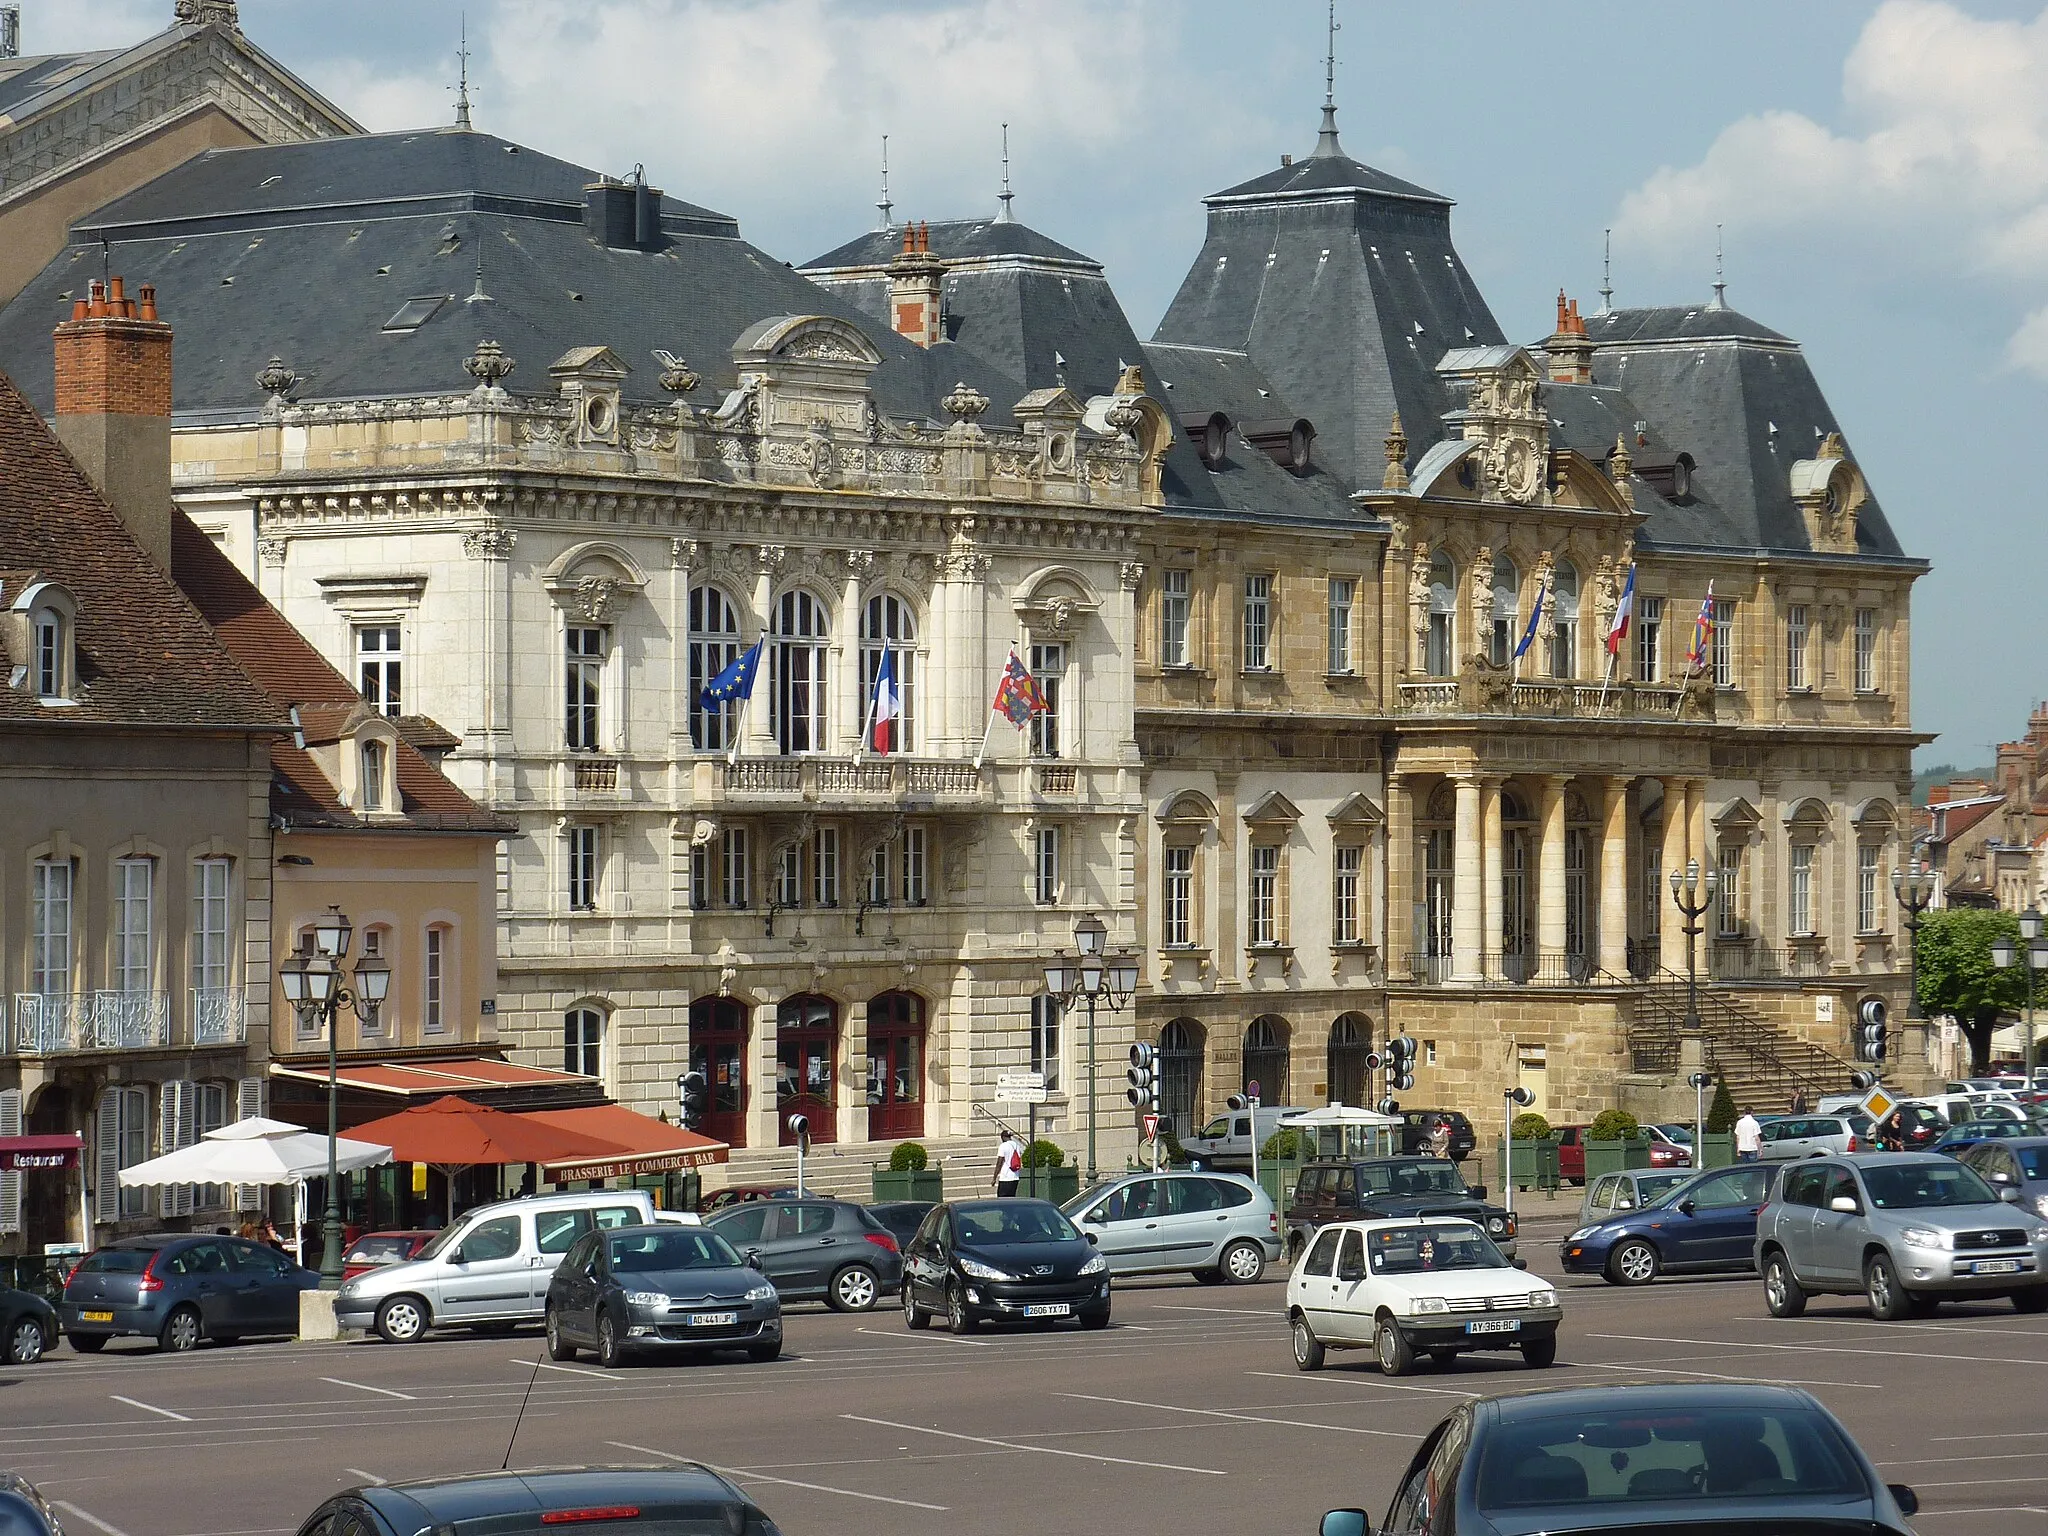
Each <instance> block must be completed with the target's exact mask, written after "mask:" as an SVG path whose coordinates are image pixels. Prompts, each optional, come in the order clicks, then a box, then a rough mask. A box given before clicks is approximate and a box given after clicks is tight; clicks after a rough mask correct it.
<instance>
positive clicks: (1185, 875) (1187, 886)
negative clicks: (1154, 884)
mask: <svg viewBox="0 0 2048 1536" xmlns="http://www.w3.org/2000/svg"><path fill="white" fill-rule="evenodd" d="M1165 860H1166V862H1165V874H1164V876H1163V879H1164V882H1165V884H1164V888H1163V889H1162V890H1161V892H1160V903H1159V910H1160V914H1161V924H1160V942H1161V943H1163V944H1169V945H1171V944H1192V943H1194V941H1195V850H1194V849H1192V848H1187V847H1181V848H1168V849H1167V850H1165Z"/></svg>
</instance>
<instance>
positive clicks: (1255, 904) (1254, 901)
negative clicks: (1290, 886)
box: [1245, 843, 1280, 945]
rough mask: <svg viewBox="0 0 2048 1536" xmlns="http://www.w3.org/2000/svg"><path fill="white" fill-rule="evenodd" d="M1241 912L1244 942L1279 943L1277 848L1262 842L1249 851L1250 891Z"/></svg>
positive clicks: (1275, 845) (1278, 863)
mask: <svg viewBox="0 0 2048 1536" xmlns="http://www.w3.org/2000/svg"><path fill="white" fill-rule="evenodd" d="M1248 896H1249V900H1248V902H1247V911H1246V913H1245V942H1246V943H1248V944H1254V945H1257V944H1277V943H1279V942H1280V849H1279V846H1278V845H1277V844H1273V843H1264V844H1260V845H1257V846H1255V847H1254V848H1253V849H1252V867H1251V888H1250V891H1249V892H1248Z"/></svg>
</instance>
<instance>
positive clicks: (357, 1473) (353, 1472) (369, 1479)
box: [341, 1467, 385, 1488]
mask: <svg viewBox="0 0 2048 1536" xmlns="http://www.w3.org/2000/svg"><path fill="white" fill-rule="evenodd" d="M341 1470H342V1471H344V1472H346V1473H347V1474H348V1475H349V1476H350V1477H360V1478H361V1479H362V1480H363V1481H364V1482H366V1483H374V1484H376V1486H378V1487H379V1488H381V1487H383V1486H384V1483H385V1479H384V1478H381V1477H379V1476H378V1475H377V1474H376V1473H374V1472H365V1471H364V1470H363V1469H362V1468H361V1467H343V1468H342V1469H341Z"/></svg>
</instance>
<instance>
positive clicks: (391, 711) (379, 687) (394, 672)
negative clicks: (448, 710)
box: [356, 624, 405, 716]
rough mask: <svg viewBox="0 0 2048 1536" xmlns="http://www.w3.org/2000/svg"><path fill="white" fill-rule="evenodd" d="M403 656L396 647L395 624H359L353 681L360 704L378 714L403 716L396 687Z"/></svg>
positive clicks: (398, 687)
mask: <svg viewBox="0 0 2048 1536" xmlns="http://www.w3.org/2000/svg"><path fill="white" fill-rule="evenodd" d="M404 669H405V654H404V652H403V651H402V650H401V649H400V645H399V630H398V626H397V625H396V624H362V625H358V626H357V627H356V679H357V682H358V683H359V685H360V686H361V688H362V690H363V701H364V702H365V703H367V704H368V705H369V706H370V708H372V709H374V710H376V711H377V713H378V714H380V715H393V716H395V715H399V714H403V713H404V710H405V706H404V705H403V704H402V703H401V702H400V699H401V692H400V684H401V681H402V674H403V672H404Z"/></svg>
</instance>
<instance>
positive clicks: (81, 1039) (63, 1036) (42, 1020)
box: [8, 992, 94, 1056]
mask: <svg viewBox="0 0 2048 1536" xmlns="http://www.w3.org/2000/svg"><path fill="white" fill-rule="evenodd" d="M92 1004H93V996H92V994H91V993H90V992H21V993H17V994H15V998H14V1021H13V1022H14V1029H13V1033H12V1035H11V1036H10V1038H9V1040H8V1050H9V1052H10V1053H11V1054H14V1055H17V1056H56V1055H60V1054H62V1053H64V1052H67V1051H89V1050H92V1049H93V1048H94V1045H93V1039H92V1012H93V1009H92Z"/></svg>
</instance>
